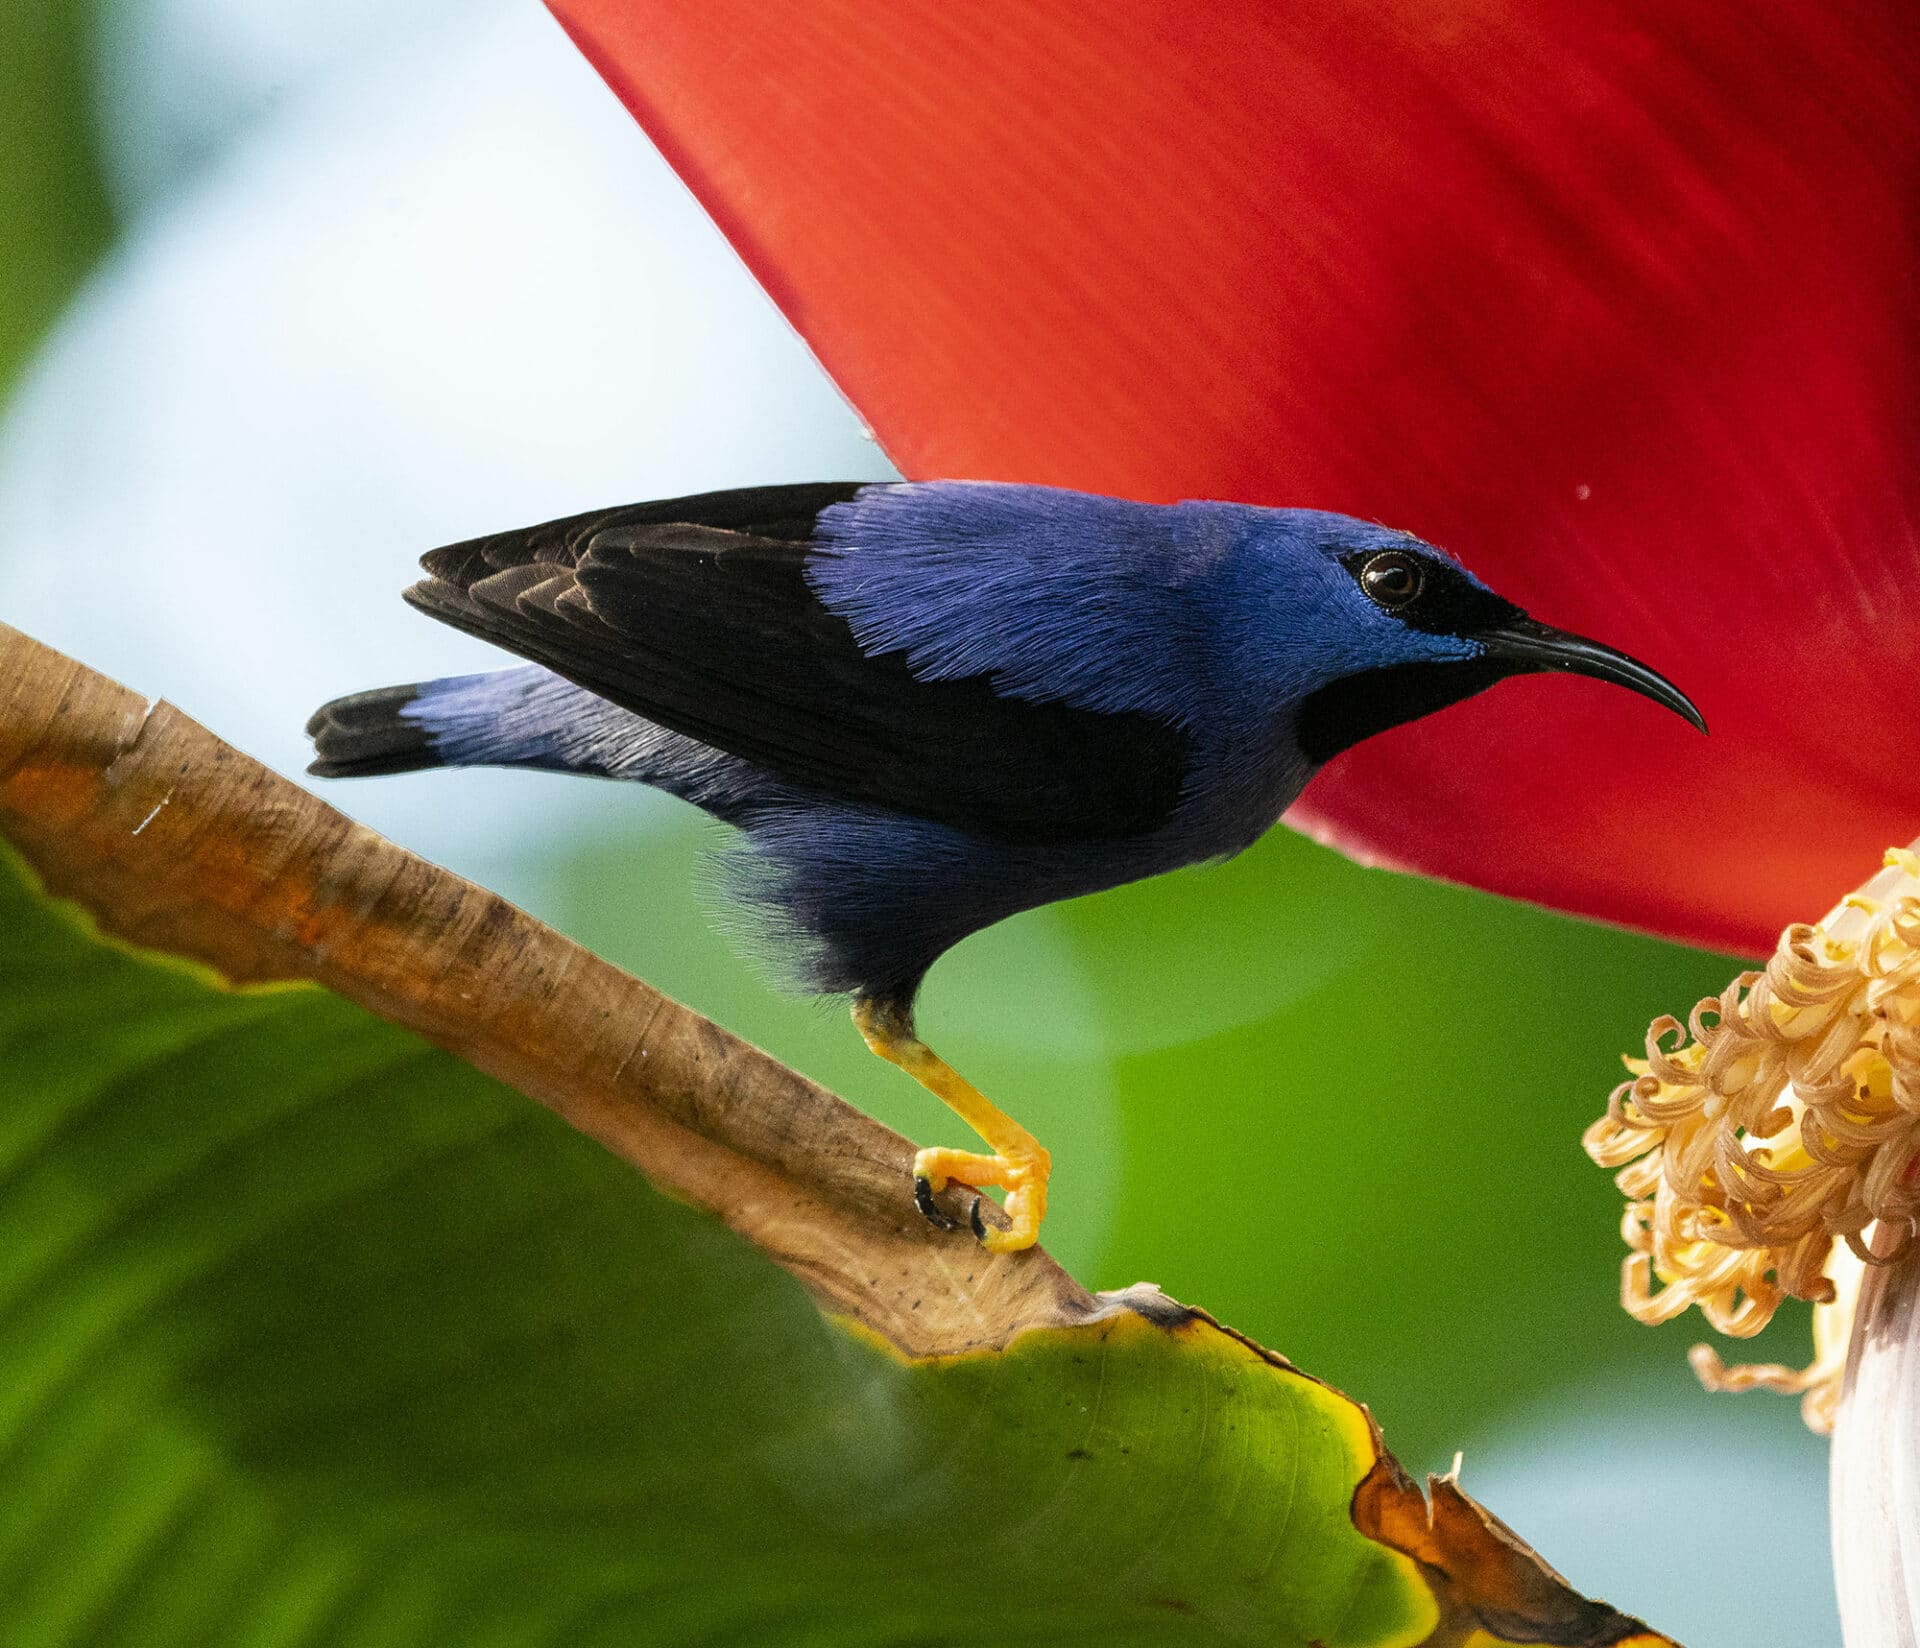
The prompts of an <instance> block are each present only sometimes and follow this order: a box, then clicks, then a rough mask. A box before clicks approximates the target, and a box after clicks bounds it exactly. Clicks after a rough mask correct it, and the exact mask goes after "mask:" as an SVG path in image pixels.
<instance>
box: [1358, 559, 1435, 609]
mask: <svg viewBox="0 0 1920 1648" xmlns="http://www.w3.org/2000/svg"><path fill="white" fill-rule="evenodd" d="M1425 581H1426V575H1425V574H1424V573H1423V572H1422V571H1421V570H1420V563H1419V562H1418V561H1416V560H1415V559H1414V558H1413V557H1412V556H1411V555H1403V554H1401V553H1400V551H1399V550H1397V549H1389V550H1387V551H1385V552H1384V553H1383V554H1379V555H1375V556H1373V557H1372V558H1371V559H1370V560H1368V562H1367V564H1366V565H1365V566H1363V567H1361V569H1360V587H1361V588H1362V589H1363V590H1365V591H1366V592H1367V598H1368V599H1369V600H1370V601H1372V602H1374V603H1375V604H1376V605H1377V606H1383V607H1385V608H1386V609H1387V611H1389V612H1398V611H1399V610H1400V609H1401V608H1402V607H1404V606H1407V605H1409V604H1410V603H1411V602H1412V601H1413V599H1414V598H1415V597H1416V596H1417V595H1418V594H1419V593H1420V586H1421V585H1422V584H1423V583H1424V582H1425Z"/></svg>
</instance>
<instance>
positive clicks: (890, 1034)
mask: <svg viewBox="0 0 1920 1648" xmlns="http://www.w3.org/2000/svg"><path fill="white" fill-rule="evenodd" d="M853 1022H854V1023H855V1024H856V1025H857V1026H858V1027H859V1030H860V1034H861V1035H862V1036H864V1037H865V1038H866V1043H867V1045H868V1046H869V1047H871V1048H872V1049H873V1050H874V1052H876V1053H878V1054H879V1055H880V1057H881V1058H883V1059H885V1060H887V1062H888V1063H890V1064H897V1065H898V1066H899V1067H900V1068H901V1069H902V1070H904V1071H906V1072H907V1074H908V1075H910V1076H911V1077H913V1079H914V1080H915V1081H917V1082H918V1083H919V1084H920V1085H921V1086H922V1087H924V1088H926V1090H927V1091H928V1092H929V1093H931V1094H933V1095H934V1096H935V1097H936V1098H937V1099H939V1100H940V1101H941V1102H942V1103H943V1104H945V1105H946V1106H947V1107H948V1108H949V1109H950V1110H952V1111H953V1112H954V1114H955V1115H957V1116H958V1117H959V1118H960V1119H961V1120H962V1121H964V1122H965V1123H966V1124H967V1125H968V1126H969V1127H971V1128H972V1129H973V1130H974V1132H976V1133H978V1134H979V1135H980V1137H981V1138H983V1139H984V1140H986V1142H987V1144H988V1145H989V1146H990V1147H991V1148H992V1150H993V1154H992V1155H983V1154H981V1153H980V1152H978V1151H973V1150H923V1151H921V1152H920V1154H919V1155H917V1156H916V1157H914V1159H913V1200H914V1205H915V1206H916V1207H918V1208H919V1209H920V1211H921V1212H922V1213H923V1214H925V1215H926V1217H927V1221H928V1222H929V1223H930V1224H935V1225H938V1226H939V1227H940V1228H941V1229H942V1230H953V1229H955V1228H957V1227H956V1226H955V1224H954V1222H953V1220H951V1219H949V1218H948V1217H947V1216H946V1214H944V1213H942V1212H941V1211H940V1209H939V1208H938V1207H936V1206H935V1205H934V1201H933V1198H934V1195H935V1194H936V1193H937V1192H938V1191H941V1190H944V1189H945V1188H946V1187H947V1185H948V1184H949V1183H950V1182H953V1181H958V1182H959V1183H961V1184H968V1185H974V1186H979V1185H999V1186H1001V1187H1003V1188H1004V1189H1005V1190H1006V1193H1007V1203H1006V1211H1007V1217H1008V1218H1009V1219H1010V1220H1011V1221H1012V1223H1011V1224H1010V1225H1009V1226H1008V1228H1007V1229H1005V1230H1000V1229H990V1228H989V1227H988V1226H987V1224H986V1222H985V1221H984V1220H982V1219H981V1217H980V1199H979V1197H977V1196H976V1197H975V1198H974V1201H973V1218H972V1224H973V1233H974V1235H976V1236H978V1237H979V1238H980V1241H981V1243H982V1245H984V1246H985V1247H987V1248H989V1249H991V1250H992V1251H993V1252H995V1253H1018V1252H1019V1251H1020V1250H1021V1249H1022V1248H1027V1247H1032V1246H1033V1244H1034V1242H1035V1241H1036V1240H1037V1239H1038V1237H1039V1235H1040V1221H1041V1220H1042V1219H1044V1218H1045V1217H1046V1216H1047V1174H1048V1173H1049V1172H1050V1171H1051V1170H1052V1167H1053V1158H1052V1157H1050V1156H1049V1155H1048V1154H1047V1153H1046V1151H1045V1150H1044V1149H1043V1148H1042V1147H1041V1144H1040V1141H1039V1140H1038V1139H1036V1138H1035V1137H1034V1136H1033V1135H1032V1134H1031V1133H1029V1132H1028V1131H1027V1130H1026V1129H1025V1128H1024V1127H1022V1126H1021V1125H1020V1124H1019V1123H1018V1122H1017V1121H1015V1120H1014V1119H1013V1118H1012V1117H1011V1116H1009V1115H1008V1114H1007V1113H1006V1112H1005V1111H1003V1110H1001V1109H1000V1108H999V1107H998V1106H996V1105H994V1104H993V1103H992V1102H991V1101H990V1100H989V1099H988V1098H987V1097H986V1095H985V1094H984V1093H982V1092H981V1091H980V1090H979V1089H978V1088H977V1087H975V1086H974V1085H973V1084H972V1083H971V1082H969V1081H967V1080H966V1079H965V1078H964V1077H963V1076H961V1074H960V1073H959V1072H958V1071H957V1070H955V1069H954V1068H953V1066H952V1065H950V1064H948V1063H947V1061H946V1060H945V1059H943V1058H941V1057H940V1055H939V1054H937V1053H936V1052H934V1050H933V1049H932V1048H931V1047H929V1046H928V1045H927V1044H926V1043H925V1042H923V1041H922V1040H921V1039H920V1038H919V1036H918V1035H916V1034H915V1033H914V1028H913V1011H912V1008H911V1007H910V1005H909V1004H908V1003H907V1002H906V1001H903V1000H900V999H897V998H896V999H892V1000H885V999H877V998H875V997H871V996H862V997H860V998H859V999H858V1000H857V1001H855V1002H854V1004H853Z"/></svg>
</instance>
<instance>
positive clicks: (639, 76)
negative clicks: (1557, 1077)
mask: <svg viewBox="0 0 1920 1648" xmlns="http://www.w3.org/2000/svg"><path fill="white" fill-rule="evenodd" d="M554 3H555V9H556V10H557V11H558V12H559V14H560V16H561V17H562V19H563V21H564V22H565V24H566V26H567V27H568V29H569V30H570V31H571V32H572V33H573V35H574V37H575V38H576V39H577V40H578V41H579V43H580V44H581V46H582V47H583V48H584V49H585V50H586V52H587V53H588V54H589V56H590V57H591V58H592V59H593V61H594V62H595V63H596V64H597V65H598V66H599V67H600V69H601V71H602V72H603V73H604V74H605V75H606V77H607V78H608V80H609V81H610V82H611V83H612V84H613V86H614V87H615V88H616V90H618V92H619V93H620V95H621V96H622V97H623V98H624V99H625V100H626V101H627V103H628V105H629V106H630V107H631V108H632V109H633V111H634V113H635V114H636V115H637V116H638V117H639V119H640V121H641V123H642V124H643V125H644V126H645V127H646V129H647V130H648V132H650V133H651V134H652V136H653V137H654V139H655V140H656V141H657V142H658V143H659V144H660V146H661V147H662V149H663V150H664V151H665V152H666V154H667V156H668V157H669V159H670V160H671V161H672V162H673V163H674V165H675V166H676V167H677V168H678V169H679V171H680V173H681V175H682V176H683V177H684V178H685V179H686V180H687V181H688V183H689V184H690V185H691V186H692V187H693V188H694V190H695V191H696V192H697V193H698V195H699V196H700V198H701V199H702V201H704V202H705V204H706V206H707V207H708V209H709V210H710V211H711V212H712V213H713V215H714V217H715V218H716V219H717V220H718V222H719V223H720V225H721V227H722V228H723V229H724V230H725V232H726V233H727V234H728V235H729V236H730V237H731V238H732V240H733V242H734V244H735V245H736V246H737V247H738V248H739V249H740V251H741V253H742V254H743V255H744V256H745V258H746V259H747V261H748V263H749V264H750V265H751V267H752V268H753V270H754V272H755V273H756V274H757V275H758V276H759V278H760V279H761V281H762V282H764V284H765V285H766V287H767V288H768V290H769V291H770V292H771V293H772V294H773V296H774V298H775V299H776V300H777V301H778V302H779V303H780V305H781V306H782V308H783V309H784V310H785V311H786V313H787V314H788V315H789V317H791V319H792V320H793V322H794V324H795V325H796V326H798V327H799V329H800V330H801V332H802V333H803V334H804V335H805V336H806V338H807V339H808V340H809V341H810V342H811V344H812V345H813V347H814V349H815V350H816V351H817V352H818V354H819V356H820V358H821V360H822V361H823V362H824V364H825V365H826V367H827V369H828V370H829V371H830V372H831V373H832V374H833V376H834V377H835V379H836V380H837V381H838V382H839V383H840V385H841V386H842V387H843V388H844V389H845V391H846V392H847V394H848V395H849V396H850V397H851V398H852V400H853V402H854V404H855V405H856V406H857V407H858V408H859V409H860V411H861V413H862V414H863V415H864V416H865V417H866V418H867V419H868V421H869V422H870V423H871V424H872V425H873V427H874V429H875V431H876V432H877V433H878V435H879V437H880V439H881V440H882V441H883V442H884V444H885V445H886V447H887V450H888V451H889V453H890V454H891V455H892V456H893V457H894V459H895V460H896V461H897V462H898V463H899V465H900V466H901V468H902V470H903V471H904V472H905V473H907V474H908V475H916V476H931V475H957V476H973V477H986V478H998V479H1018V480H1034V481H1047V482H1053V483H1057V484H1061V485H1067V486H1078V487H1087V488H1091V489H1094V490H1098V491H1105V492H1116V493H1124V494H1129V495H1132V496H1135V497H1142V498H1156V499H1170V498H1189V497H1223V498H1236V499H1242V500H1247V501H1251V502H1263V503H1290V504H1311V505H1317V506H1321V507H1325V508H1330V509H1341V510H1346V511H1348V512H1350V513H1353V514H1357V515H1363V516H1368V517H1374V518H1378V519H1382V520H1387V521H1390V522H1392V523H1393V524H1395V525H1398V526H1404V527H1407V528H1410V529H1411V530H1413V531H1416V532H1419V533H1420V534H1422V535H1423V536H1425V537H1428V538H1430V539H1432V540H1434V541H1435V542H1438V543H1441V544H1444V545H1446V546H1447V547H1448V548H1450V549H1452V550H1454V551H1455V552H1456V553H1458V554H1459V555H1460V556H1461V558H1462V559H1463V560H1465V561H1466V562H1467V564H1468V565H1469V566H1471V567H1473V568H1474V570H1476V571H1477V572H1479V573H1480V574H1482V575H1483V576H1484V577H1485V578H1487V580H1488V581H1489V582H1491V583H1492V584H1494V585H1495V586H1496V587H1498V588H1499V589H1501V590H1502V591H1503V592H1504V593H1506V594H1509V595H1511V596H1513V597H1514V598H1515V599H1517V600H1519V601H1521V602H1522V603H1523V604H1525V605H1526V606H1528V607H1529V608H1531V609H1532V610H1533V611H1534V612H1535V613H1536V614H1537V615H1539V616H1540V617H1542V618H1545V619H1547V620H1548V621H1549V622H1552V623H1555V624H1559V625H1563V626H1565V627H1567V628H1570V629H1575V630H1580V631H1583V632H1585V633H1587V634H1590V635H1593V636H1595V637H1597V638H1599V639H1601V640H1605V641H1608V642H1610V643H1612V644H1614V645H1617V646H1622V647H1625V648H1627V649H1628V650H1630V651H1632V652H1634V653H1636V654H1637V655H1639V656H1641V657H1643V658H1645V659H1646V660H1647V661H1648V662H1649V663H1650V664H1652V665H1653V666H1654V667H1655V668H1656V669H1659V670H1661V671H1663V672H1664V673H1666V674H1668V675H1670V676H1671V677H1672V678H1673V679H1674V680H1675V681H1676V682H1678V683H1679V684H1680V685H1681V686H1682V687H1683V688H1684V689H1685V690H1686V691H1688V692H1689V693H1690V694H1691V695H1692V696H1693V697H1694V698H1695V700H1696V701H1697V702H1698V703H1699V704H1700V706H1701V708H1702V709H1703V710H1704V711H1705V713H1706V715H1707V718H1708V720H1709V721H1710V722H1711V723H1712V725H1713V729H1714V730H1713V737H1712V739H1711V740H1710V741H1708V740H1702V739H1700V738H1699V737H1698V735H1696V734H1694V733H1691V732H1689V731H1688V730H1687V729H1686V728H1685V727H1684V726H1682V725H1681V724H1680V723H1679V722H1678V721H1676V720H1675V719H1674V718H1672V717H1670V716H1666V715H1663V714H1662V713H1661V712H1660V711H1659V710H1657V709H1655V708H1653V707H1652V706H1650V705H1647V704H1645V703H1642V702H1640V701H1639V700H1636V699H1634V698H1631V697H1629V696H1628V695H1626V694H1624V693H1621V692H1618V691H1609V690H1608V689H1606V688H1604V687H1602V686H1599V685H1596V684H1595V683H1592V682H1586V681H1573V680H1565V679H1544V678H1535V679H1529V680H1525V681H1521V682H1516V683H1511V684H1508V685H1505V686H1502V687H1500V688H1497V689H1496V690H1495V691H1493V692H1491V693H1489V694H1487V695H1486V696H1485V697H1483V698H1480V699H1477V700H1475V701H1474V702H1472V703H1470V704H1467V705H1464V706H1462V707H1460V708H1458V709H1455V710H1451V711H1448V712H1446V713H1444V714H1442V715H1440V716H1438V717H1436V718H1434V719H1433V720H1431V721H1427V722H1421V723H1418V724H1416V725H1414V726H1411V727H1407V728H1403V729H1400V730H1399V731H1396V732H1393V733H1389V734H1387V735H1385V736H1384V737H1382V738H1379V739H1376V740H1374V741H1373V742H1371V743H1369V744H1367V745H1364V746H1362V747H1361V748H1359V749H1357V750H1355V751H1353V752H1351V753H1350V754H1348V755H1346V756H1344V757H1342V758H1341V759H1340V760H1338V761H1336V762H1334V763H1333V764H1332V765H1331V766H1330V767H1329V768H1328V770H1327V771H1326V772H1325V773H1323V774H1322V775H1321V776H1320V777H1319V778H1318V779H1317V780H1316V781H1315V782H1314V784H1313V786H1312V787H1311V789H1310V790H1309V791H1308V793H1307V795H1306V797H1305V798H1304V799H1303V800H1302V802H1301V803H1300V805H1299V806H1298V807H1296V808H1295V810H1294V813H1293V814H1292V821H1293V822H1294V823H1296V824H1299V825H1300V826H1302V827H1304V828H1306V829H1308V830H1310V831H1312V832H1314V833H1315V834H1318V835H1322V836H1324V837H1326V838H1327V839H1329V840H1332V841H1334V842H1335V843H1337V844H1338V845H1340V846H1341V847H1342V848H1344V849H1345V850H1347V851H1349V852H1352V853H1355V854H1356V855H1359V856H1363V857H1367V858H1372V859H1377V860H1380V861H1384V862H1390V863H1394V864H1397V865H1401V866H1405V867H1408V868H1413V869H1417V870H1421V871H1425V872H1427V873H1430V874H1434V875H1440V876H1445V877H1449V878H1452V879H1455V880H1459V881H1466V882H1471V883H1474V884H1477V885H1479V886H1483V887H1489V888H1493V889H1496V890H1498V891H1500V892H1504V893H1511V894H1515V895H1518V896H1520V897H1523V898H1529V899H1535V900H1539V901H1541V902H1544V903H1549V904H1553V905H1557V906H1560V907H1562V908H1564V909H1569V910H1575V911H1579V912H1582V913H1585V914H1588V915H1593V916H1599V917H1602V918H1605V919H1608V920H1613V921H1620V922H1626V923H1629V924H1631V925H1634V926H1639V927H1646V928H1651V929H1655V930H1658V931H1662V932H1666V933H1669V934H1672V935H1674V936H1677V937H1683V938H1687V939H1692V940H1696V941H1700V942H1705V943H1710V944H1715V945H1721V946H1726V947H1729V948H1733V949H1737V950H1749V951H1752V950H1761V949H1765V948H1768V947H1770V945H1771V943H1772V940H1773V937H1774V935H1775V934H1776V932H1777V931H1778V929H1779V928H1780V927H1781V925H1782V924H1783V923H1785V922H1786V921H1788V920H1790V919H1795V918H1798V917H1802V916H1809V915H1814V914H1817V913H1818V912H1819V911H1820V910H1822V909H1824V908H1826V907H1827V905H1828V904H1829V903H1830V902H1831V901H1832V900H1833V898H1834V897H1835V896H1837V895H1838V894H1839V893H1841V892H1843V891H1844V890H1845V889H1846V888H1848V887H1850V886H1852V885H1853V884H1854V883H1855V882H1856V881H1858V880H1859V879H1860V878H1861V876H1862V875H1863V874H1864V873H1866V872H1867V871H1868V870H1870V869H1871V868H1872V866H1873V865H1874V864H1875V863H1877V861H1878V855H1879V853H1880V850H1881V849H1882V848H1883V847H1885V846H1887V845H1889V844H1892V843H1900V842H1905V841H1907V840H1909V839H1910V838H1911V837H1913V836H1914V835H1915V834H1916V833H1917V832H1920V762H1917V761H1916V760H1915V759H1914V755H1913V751H1914V746H1915V743H1916V741H1917V740H1920V537H1917V535H1916V525H1915V523H1916V519H1917V518H1920V512H1917V511H1916V507H1915V506H1916V503H1917V502H1920V410H1917V408H1916V396H1915V387H1916V385H1915V372H1916V366H1917V365H1920V351H1917V350H1916V342H1917V341H1920V340H1917V338H1916V333H1920V291H1916V270H1920V256H1917V255H1916V254H1917V253H1920V204H1917V203H1920V28H1916V27H1915V23H1914V15H1913V12H1912V9H1911V6H1910V4H1906V3H1893V4H1884V5H1873V4H1868V3H1862V4H1857V5H1849V6H1844V7H1842V6H1819V5H1812V4H1806V3H1801V0H1774V3H1772V4H1769V5H1767V6H1760V7H1754V6H1749V5H1742V4H1733V3H1725V4H1722V3H1690V0H1645V3H1643V4H1638V5H1621V4H1608V3H1605V0H1548V3H1544V4H1543V3H1538V0H1534V3H1527V4H1522V3H1520V0H1479V3H1473V0H1467V3H1459V4H1446V5H1404V4H1401V5H1394V4H1387V5H1380V4H1367V3H1362V0H1320V3H1317V4H1316V3H1308V4H1300V5H1286V6H1281V5H1275V4H1272V3H1270V0H1212V3H1204V4H1178V3H1175V0H1080V3H1068V0H1052V3H1048V0H1018V3H1015V0H970V3H968V4H963V5H955V4H953V3H952V0H810V3H809V4H806V5H787V4H780V5H769V4H766V3H765V0H702V3H701V4H699V5H685V4H679V3H668V0H554Z"/></svg>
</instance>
